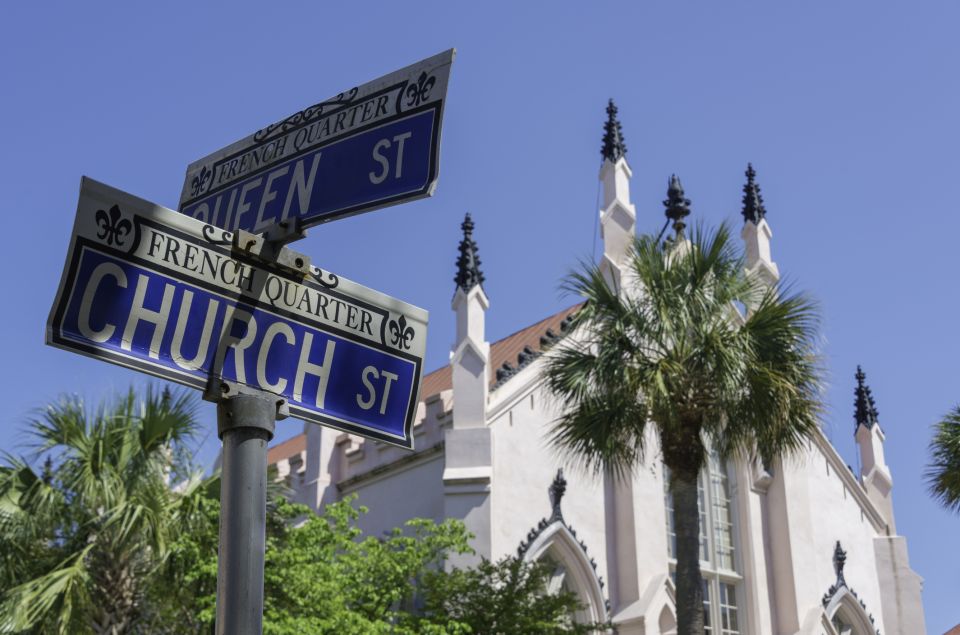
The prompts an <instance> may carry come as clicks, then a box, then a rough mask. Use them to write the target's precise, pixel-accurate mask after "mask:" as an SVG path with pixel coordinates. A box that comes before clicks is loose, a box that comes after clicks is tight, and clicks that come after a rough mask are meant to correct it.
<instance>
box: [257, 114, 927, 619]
mask: <svg viewBox="0 0 960 635" xmlns="http://www.w3.org/2000/svg"><path fill="white" fill-rule="evenodd" d="M607 114H608V118H607V122H606V124H605V135H604V139H603V148H602V154H603V159H604V160H603V165H602V167H601V169H600V181H601V184H602V209H601V210H600V227H601V232H602V238H603V256H602V261H601V267H602V269H603V270H604V272H605V274H606V275H608V276H611V277H612V279H617V280H618V279H619V278H620V275H621V267H623V266H624V261H625V258H626V255H627V253H628V250H629V248H630V245H631V243H632V240H633V237H634V234H635V229H636V209H635V208H634V205H633V203H631V201H630V180H631V176H632V173H631V170H630V166H629V164H628V162H627V156H626V154H627V153H626V146H625V144H624V140H623V135H622V132H621V128H620V123H619V121H618V120H617V110H616V108H615V107H614V105H613V102H612V101H611V102H610V105H609V106H608V108H607ZM746 177H747V180H746V184H745V186H744V198H743V217H744V224H743V229H742V232H741V237H742V239H743V242H744V253H745V257H746V262H747V266H748V268H749V270H750V271H751V272H752V273H753V274H755V275H758V276H761V277H762V278H763V279H764V280H765V281H767V283H769V284H775V283H776V281H777V280H778V279H779V277H780V272H779V269H778V268H777V264H776V262H775V261H774V260H773V250H772V240H771V239H772V236H773V232H772V230H771V226H770V224H769V222H768V221H767V218H766V216H767V213H766V209H765V207H764V203H763V199H762V197H761V196H760V188H759V186H758V185H757V182H756V173H755V172H754V170H753V168H752V166H748V169H747V173H746ZM674 187H676V188H678V189H679V188H680V183H679V180H678V179H677V180H675V181H674ZM674 194H677V193H676V192H674ZM682 195H683V193H682V189H681V190H680V191H679V196H680V197H681V198H682ZM462 229H463V240H462V241H461V243H460V248H459V251H460V253H459V258H458V260H457V262H456V277H455V284H456V287H455V292H454V297H453V302H452V310H453V311H454V312H455V313H456V333H455V334H454V338H453V347H452V352H451V356H450V363H449V364H448V365H446V366H444V367H442V368H439V369H437V370H435V371H433V372H431V373H429V374H427V375H426V376H425V377H424V378H423V383H422V387H421V390H420V402H419V405H418V408H417V414H416V420H415V423H414V425H413V434H414V438H415V447H416V450H415V451H413V452H410V451H407V450H404V449H401V448H397V447H394V446H391V445H387V444H384V443H380V442H378V441H374V440H370V439H364V438H362V437H359V436H356V435H351V434H347V433H343V432H339V431H337V430H333V429H330V428H326V427H321V426H318V425H314V424H310V423H307V424H305V425H304V433H303V434H302V435H299V436H297V437H294V438H292V439H289V440H287V441H285V442H283V443H280V444H278V445H276V446H274V447H273V448H271V449H270V454H269V461H270V463H271V464H274V465H276V466H277V468H278V470H279V474H280V476H281V477H282V478H285V479H287V482H288V483H290V485H291V486H292V487H293V489H294V491H295V492H296V496H297V498H298V500H299V501H300V502H304V503H306V504H308V505H310V506H311V507H313V508H314V509H317V510H320V509H322V507H323V506H324V505H325V504H327V503H330V502H334V501H337V500H340V499H342V498H343V497H345V496H348V495H353V494H356V495H357V496H358V501H359V503H361V504H363V505H366V506H367V507H368V508H369V509H370V513H368V514H367V515H365V516H363V517H362V518H361V527H362V528H363V529H364V530H365V531H367V532H368V533H370V534H372V535H379V534H380V533H381V532H382V531H384V530H386V529H389V528H391V527H395V526H399V525H401V524H402V523H403V522H404V521H406V520H408V519H409V518H412V517H424V518H432V519H434V520H437V521H440V520H442V519H444V518H458V519H461V520H463V522H464V523H465V524H466V526H467V528H468V529H469V531H471V532H472V533H473V534H474V535H475V536H476V538H475V539H474V541H473V543H472V544H473V547H474V549H475V550H476V552H477V556H469V557H460V558H458V559H456V561H454V562H453V563H452V564H453V565H469V564H472V563H474V562H476V561H477V560H478V559H479V557H480V556H483V557H486V558H488V559H492V560H496V559H499V558H501V557H503V556H506V555H509V554H513V555H518V556H520V557H522V558H524V559H527V560H531V561H533V560H545V561H547V562H549V563H550V564H551V566H552V567H553V569H554V572H555V573H554V576H553V580H552V582H551V585H552V587H553V588H566V589H569V590H570V591H573V592H574V593H576V594H577V596H578V597H579V598H580V600H581V603H582V604H583V610H582V612H581V613H582V614H581V615H579V616H578V618H579V619H582V620H584V621H605V620H610V621H611V622H612V623H613V624H614V625H615V627H616V629H617V632H618V633H620V635H641V634H642V635H667V634H670V633H675V632H676V616H675V609H674V595H675V588H674V583H673V580H672V576H671V572H672V570H673V568H674V567H675V565H676V561H675V557H674V555H675V535H674V533H673V514H672V505H671V498H670V496H669V495H668V494H667V488H666V479H665V474H664V467H663V465H662V463H661V461H660V457H659V451H658V444H657V439H656V436H655V434H654V433H653V432H652V430H651V436H650V439H649V440H648V444H647V450H646V454H645V457H644V461H643V463H642V464H641V465H640V466H639V467H638V468H637V469H636V470H635V472H634V474H633V476H632V477H630V478H628V479H621V480H615V479H613V478H612V477H591V476H587V475H582V474H579V473H574V472H572V471H570V470H567V471H566V472H564V470H563V465H562V464H561V463H560V459H559V458H558V457H557V455H556V454H555V453H554V452H553V451H552V450H550V448H549V447H548V446H547V443H546V439H547V437H548V433H549V430H550V427H551V423H552V421H553V419H554V418H555V416H556V412H555V410H552V409H551V402H550V398H549V395H548V392H547V391H546V388H545V386H544V382H543V380H542V379H541V368H542V366H543V361H544V360H543V358H542V354H543V353H544V351H546V350H547V349H549V348H550V347H551V346H554V345H555V344H556V343H557V342H558V341H560V340H561V339H563V338H567V337H570V338H576V337H577V333H576V332H575V331H573V330H571V329H570V328H569V324H570V320H569V319H568V318H569V316H570V314H571V313H572V312H574V311H576V309H577V306H572V307H569V308H568V309H565V310H563V311H560V312H559V313H556V314H554V315H550V316H546V317H544V319H543V320H541V321H540V322H537V323H536V324H532V325H529V326H525V327H523V328H521V329H520V330H518V331H516V332H515V333H513V334H512V335H510V336H508V337H505V338H503V339H501V340H499V341H496V342H493V343H490V342H489V341H488V340H487V335H486V330H485V325H484V319H485V315H486V312H487V310H488V309H490V306H491V302H490V299H489V298H488V297H487V295H486V293H485V291H484V288H483V282H484V278H483V273H482V271H481V267H480V259H479V258H478V246H477V244H476V242H475V240H474V237H473V230H474V223H473V220H472V219H471V217H470V216H469V215H467V216H466V218H465V219H464V221H463V224H462ZM543 282H544V283H552V282H553V281H543ZM437 292H438V293H447V291H446V290H442V289H439V290H438V291H437ZM494 310H496V309H494ZM855 379H856V387H855V396H856V400H855V408H854V417H853V430H852V432H853V434H854V435H855V438H856V442H857V446H858V449H859V454H860V465H862V468H861V469H860V473H859V474H856V473H854V471H853V470H852V469H851V468H850V467H848V466H847V464H846V463H845V462H844V460H843V459H842V458H841V457H840V455H839V454H838V453H837V450H836V449H835V448H834V447H833V446H832V445H831V443H830V441H829V440H828V439H827V438H826V436H824V435H823V433H818V434H817V435H816V436H815V438H814V439H813V440H812V441H810V442H809V443H808V445H807V447H806V449H805V450H804V452H802V454H801V455H800V456H797V457H794V458H791V459H786V460H783V461H775V462H773V464H772V465H768V466H764V465H761V464H760V463H758V462H756V461H753V460H746V459H741V458H737V459H728V460H724V459H722V458H721V457H719V456H718V455H716V454H713V455H712V456H711V457H710V460H709V462H708V465H707V466H706V467H704V469H703V471H702V473H701V476H700V560H701V562H700V566H701V570H702V573H703V578H704V587H705V592H704V611H705V615H706V623H707V625H708V626H707V632H708V633H711V634H712V635H746V634H751V635H768V634H769V635H793V634H804V635H806V634H810V635H877V634H882V635H922V634H923V633H925V632H926V629H925V626H924V616H923V607H922V604H921V597H920V594H921V587H922V580H921V578H920V577H919V576H918V575H917V573H916V572H914V571H913V570H912V569H911V568H910V564H909V560H908V557H907V541H906V538H905V537H904V536H901V535H898V534H897V528H896V522H895V519H894V511H893V502H892V490H893V475H892V474H891V472H890V468H889V467H888V466H887V464H886V462H885V460H884V442H885V433H884V430H883V429H882V427H881V425H880V422H879V420H878V417H877V408H876V405H875V403H874V398H873V396H872V395H871V393H870V388H869V387H868V386H867V384H866V378H865V376H864V374H863V372H862V371H861V370H860V368H859V367H858V368H857V371H856V375H855ZM648 429H649V428H648ZM411 492H416V496H411V495H410V493H411ZM397 501H403V504H402V505H399V504H397Z"/></svg>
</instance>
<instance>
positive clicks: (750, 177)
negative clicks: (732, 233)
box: [741, 163, 767, 225]
mask: <svg viewBox="0 0 960 635" xmlns="http://www.w3.org/2000/svg"><path fill="white" fill-rule="evenodd" d="M746 175H747V182H746V184H745V185H744V186H743V211H742V212H741V214H743V221H744V222H747V221H749V222H751V223H753V224H754V225H759V224H760V221H761V220H762V219H763V218H764V217H765V216H766V215H767V209H766V208H765V207H764V206H763V196H761V195H760V186H759V185H757V183H756V182H755V181H754V178H755V177H756V176H757V173H756V171H755V170H754V169H753V164H752V163H748V164H747V171H746Z"/></svg>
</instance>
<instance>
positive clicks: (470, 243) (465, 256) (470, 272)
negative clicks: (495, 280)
mask: <svg viewBox="0 0 960 635" xmlns="http://www.w3.org/2000/svg"><path fill="white" fill-rule="evenodd" d="M460 229H462V230H463V240H461V241H460V247H459V249H460V256H459V257H457V276H456V277H455V278H454V279H453V281H454V282H456V283H457V287H458V288H460V289H463V292H464V293H466V292H467V291H469V290H470V289H472V288H474V287H475V286H477V285H478V284H480V285H482V284H483V272H481V271H480V257H479V256H478V255H477V243H476V242H474V240H473V219H472V218H470V213H469V212H468V213H467V215H466V216H464V217H463V224H461V225H460Z"/></svg>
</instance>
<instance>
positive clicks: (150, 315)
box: [46, 62, 449, 448]
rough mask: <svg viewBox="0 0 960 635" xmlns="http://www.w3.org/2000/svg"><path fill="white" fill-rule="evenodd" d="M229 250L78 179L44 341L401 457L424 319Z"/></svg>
mask: <svg viewBox="0 0 960 635" xmlns="http://www.w3.org/2000/svg"><path fill="white" fill-rule="evenodd" d="M448 63H449V62H448ZM444 77H445V76H444ZM388 88H389V86H386V85H385V86H384V87H383V89H384V90H387V89H388ZM390 90H393V89H392V88H391V89H390ZM395 92H396V91H394V92H386V93H384V94H387V95H392V96H393V97H396V94H395ZM358 95H359V92H358ZM373 99H374V103H375V104H376V103H378V102H376V99H377V98H376V97H373ZM371 108H373V107H371ZM435 114H436V115H437V116H439V107H438V109H437V111H436V112H435ZM431 116H433V115H431ZM357 117H360V115H359V114H358V115H357ZM392 125H393V124H388V126H392ZM389 129H390V130H391V134H392V133H393V132H394V131H396V130H398V128H389ZM291 130H292V129H291ZM270 138H273V139H276V138H278V137H277V136H276V135H273V136H272V137H270ZM288 142H289V140H288ZM224 156H226V155H224ZM309 160H310V161H312V160H313V159H309ZM290 170H291V171H292V172H296V170H297V168H296V167H291V168H290ZM264 178H265V179H269V177H264ZM246 182H247V183H249V181H246ZM275 182H276V180H275ZM240 187H241V188H243V187H245V186H240ZM295 195H296V194H295ZM235 242H236V241H235V240H234V233H233V232H230V231H225V230H223V229H220V228H217V227H214V226H213V225H211V224H209V223H205V222H202V221H201V220H196V219H194V218H190V217H188V216H185V215H183V214H180V213H177V212H174V211H172V210H168V209H165V208H163V207H160V206H157V205H153V204H152V203H149V202H147V201H144V200H141V199H138V198H136V197H134V196H131V195H129V194H126V193H124V192H121V191H119V190H116V189H113V188H111V187H108V186H106V185H103V184H101V183H98V182H96V181H93V180H91V179H87V178H84V179H83V181H82V184H81V190H80V202H79V205H78V207H77V216H76V220H75V223H74V228H73V236H72V239H71V243H70V248H69V251H68V253H67V259H66V263H65V266H64V270H63V276H62V278H61V281H60V287H59V290H58V292H57V297H56V300H55V301H54V304H53V308H52V309H51V311H50V317H49V320H48V322H47V334H46V338H47V343H48V344H52V345H53V346H57V347H60V348H63V349H66V350H70V351H74V352H78V353H82V354H84V355H88V356H90V357H94V358H97V359H102V360H105V361H109V362H113V363H114V364H119V365H121V366H126V367H129V368H133V369H136V370H139V371H142V372H145V373H147V374H149V375H154V376H156V377H162V378H164V379H168V380H171V381H174V382H178V383H180V384H184V385H186V386H192V387H194V388H199V389H205V388H206V387H207V385H208V378H209V377H214V378H222V379H224V380H227V381H229V382H235V383H238V384H244V385H247V386H249V387H252V388H254V389H257V390H262V391H266V392H269V393H273V394H276V395H280V396H282V397H284V398H285V399H286V400H287V403H288V407H289V411H290V414H292V415H294V416H296V417H299V418H302V419H305V420H308V421H313V422H316V423H321V424H324V425H328V426H331V427H334V428H338V429H340V430H345V431H347V432H352V433H355V434H360V435H363V436H366V437H371V438H374V439H378V440H381V441H384V442H387V443H391V444H395V445H398V446H401V447H406V448H411V447H412V445H413V441H412V435H411V425H412V420H413V415H414V413H415V410H416V403H417V398H418V394H417V393H418V392H419V386H420V376H421V371H422V364H423V355H424V352H425V348H426V336H427V313H426V311H424V310H423V309H420V308H417V307H414V306H411V305H409V304H406V303H404V302H401V301H399V300H396V299H394V298H391V297H388V296H386V295H383V294H381V293H378V292H376V291H373V290H371V289H368V288H366V287H363V286H361V285H359V284H356V283H354V282H351V281H349V280H346V279H344V278H340V277H338V276H335V275H333V274H330V273H329V272H323V271H320V270H319V269H317V268H316V267H310V273H309V274H308V275H306V276H302V275H298V274H296V273H290V272H288V271H287V270H286V269H284V268H281V267H280V266H277V265H273V264H270V263H269V262H265V261H263V260H259V259H256V258H253V257H252V256H250V255H249V254H247V253H245V252H243V251H241V250H239V249H238V248H237V247H234V243H235Z"/></svg>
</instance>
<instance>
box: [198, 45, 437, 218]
mask: <svg viewBox="0 0 960 635" xmlns="http://www.w3.org/2000/svg"><path fill="white" fill-rule="evenodd" d="M453 55H454V51H453V49H450V50H449V51H446V52H444V53H441V54H439V55H435V56H433V57H430V58H428V59H425V60H423V61H421V62H418V63H416V64H413V65H412V66H408V67H406V68H403V69H401V70H398V71H396V72H393V73H391V74H389V75H386V76H384V77H381V78H379V79H376V80H374V81H372V82H369V83H367V84H364V85H362V86H358V87H355V88H352V89H350V90H348V91H346V92H343V93H340V94H339V95H337V96H336V97H334V98H332V99H328V100H326V101H323V102H320V103H318V104H314V105H313V106H310V107H309V108H306V109H304V110H301V111H300V112H298V113H295V114H293V115H290V116H289V117H287V118H286V119H283V120H282V121H278V122H277V123H274V124H272V125H270V126H267V127H266V128H263V129H261V130H258V131H257V132H255V133H253V134H252V135H250V136H248V137H246V138H245V139H242V140H240V141H237V142H236V143H234V144H232V145H230V146H227V147H226V148H224V149H222V150H220V151H218V152H215V153H213V154H211V155H210V156H208V157H205V158H203V159H200V160H199V161H196V162H194V163H191V164H190V166H189V167H187V175H186V179H185V181H184V184H183V191H182V193H181V195H180V211H181V212H183V213H184V214H186V215H187V216H191V217H193V218H196V219H198V220H201V221H203V222H205V223H208V224H211V225H215V226H217V227H220V228H222V229H226V230H228V231H232V230H236V229H243V230H246V231H249V232H252V233H260V232H263V231H264V230H266V229H267V228H269V227H272V226H275V225H277V224H279V223H284V222H289V221H290V220H299V221H300V223H301V227H306V226H309V225H316V224H319V223H324V222H327V221H330V220H333V219H336V218H342V217H344V216H350V215H353V214H359V213H361V212H368V211H371V210H374V209H378V208H381V207H386V206H388V205H394V204H396V203H400V202H403V201H409V200H413V199H417V198H422V197H425V196H430V195H431V194H432V193H433V189H434V186H435V184H436V180H437V170H438V165H439V147H440V124H441V121H442V118H443V105H444V102H445V100H446V93H447V81H448V79H449V76H450V65H451V64H452V62H453Z"/></svg>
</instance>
